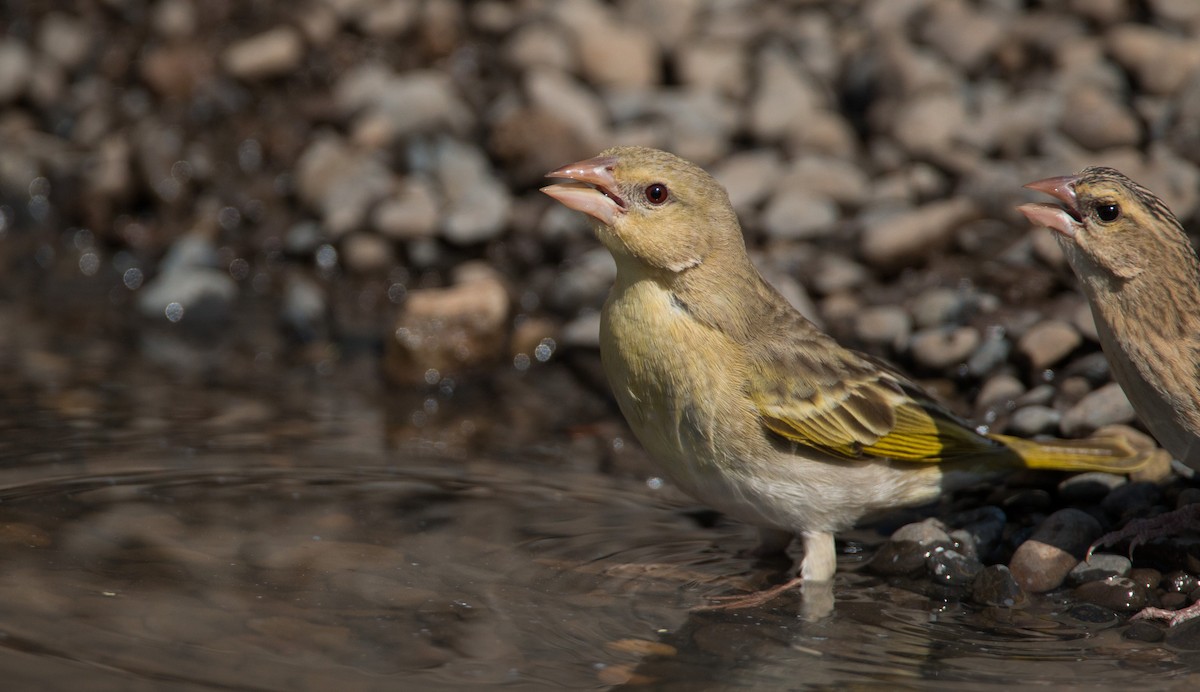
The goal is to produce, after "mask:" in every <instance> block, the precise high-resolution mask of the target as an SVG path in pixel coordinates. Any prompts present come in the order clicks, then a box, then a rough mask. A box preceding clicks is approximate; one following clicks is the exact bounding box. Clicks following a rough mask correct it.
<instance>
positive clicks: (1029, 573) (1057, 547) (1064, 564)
mask: <svg viewBox="0 0 1200 692" xmlns="http://www.w3.org/2000/svg"><path fill="white" fill-rule="evenodd" d="M1101 533H1102V529H1101V527H1100V522H1098V521H1096V519H1095V517H1093V516H1092V515H1090V514H1088V513H1086V512H1084V511H1082V510H1078V509H1063V510H1059V511H1057V512H1055V513H1054V514H1051V515H1050V516H1049V517H1047V518H1046V520H1045V521H1043V522H1042V523H1041V525H1040V526H1038V528H1037V530H1036V531H1034V532H1033V535H1032V536H1030V537H1029V540H1027V541H1025V542H1024V543H1022V544H1021V545H1020V546H1018V547H1017V550H1016V552H1015V553H1013V557H1012V560H1011V561H1010V562H1009V565H1008V567H1009V569H1010V570H1011V571H1012V575H1013V578H1014V579H1016V581H1017V584H1019V585H1020V586H1021V588H1023V589H1024V590H1026V591H1029V592H1032V593H1043V592H1046V591H1050V590H1051V589H1055V588H1058V587H1059V586H1060V585H1061V584H1062V583H1063V581H1064V580H1065V579H1066V578H1067V574H1069V573H1070V571H1071V569H1072V568H1073V567H1075V565H1076V564H1078V563H1079V561H1080V560H1081V559H1083V556H1084V555H1085V554H1086V553H1087V549H1088V546H1090V545H1091V544H1092V543H1093V542H1094V541H1095V540H1096V539H1097V538H1099V537H1100V534H1101Z"/></svg>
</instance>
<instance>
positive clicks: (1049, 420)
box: [1008, 406, 1062, 437]
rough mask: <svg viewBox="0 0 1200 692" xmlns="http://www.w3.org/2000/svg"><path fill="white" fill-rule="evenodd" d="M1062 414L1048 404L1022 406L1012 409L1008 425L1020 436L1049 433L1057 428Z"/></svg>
mask: <svg viewBox="0 0 1200 692" xmlns="http://www.w3.org/2000/svg"><path fill="white" fill-rule="evenodd" d="M1061 420H1062V414H1061V413H1059V412H1058V410H1057V409H1053V408H1050V407H1049V406H1024V407H1021V408H1019V409H1017V410H1016V411H1013V414H1012V417H1011V418H1009V421H1008V427H1009V428H1010V430H1011V432H1013V433H1014V434H1016V435H1019V436H1021V437H1033V436H1034V435H1041V434H1044V433H1050V432H1053V431H1055V430H1056V429H1057V428H1058V423H1059V421H1061Z"/></svg>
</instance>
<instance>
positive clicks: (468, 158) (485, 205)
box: [436, 139, 512, 245]
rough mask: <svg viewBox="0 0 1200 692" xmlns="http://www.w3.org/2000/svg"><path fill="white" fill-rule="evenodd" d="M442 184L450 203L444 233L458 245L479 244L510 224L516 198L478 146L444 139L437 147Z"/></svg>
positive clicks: (438, 171) (445, 218)
mask: <svg viewBox="0 0 1200 692" xmlns="http://www.w3.org/2000/svg"><path fill="white" fill-rule="evenodd" d="M436 156H437V161H436V166H437V177H438V183H439V185H440V187H441V190H442V197H443V198H444V199H445V201H446V204H445V208H444V210H443V214H444V217H443V221H442V236H443V237H444V238H446V240H449V241H450V242H452V243H455V244H457V245H469V244H472V243H479V242H483V241H485V240H490V239H491V238H494V237H496V236H497V235H499V234H500V233H501V232H502V231H503V230H504V229H505V227H506V226H507V225H508V219H509V214H510V213H511V211H512V197H511V195H510V194H509V192H508V188H507V187H505V186H504V184H503V183H501V182H500V180H499V179H497V178H496V177H495V176H494V175H493V173H492V171H491V166H490V165H489V164H488V162H487V159H485V158H484V156H483V154H482V153H481V152H480V151H479V150H478V149H477V148H475V147H472V146H468V145H466V144H463V143H460V142H458V141H455V140H451V139H442V140H441V142H440V144H439V145H438V146H437V148H436Z"/></svg>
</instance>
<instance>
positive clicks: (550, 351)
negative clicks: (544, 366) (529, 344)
mask: <svg viewBox="0 0 1200 692" xmlns="http://www.w3.org/2000/svg"><path fill="white" fill-rule="evenodd" d="M557 347H558V344H556V343H555V342H554V339H551V338H549V337H546V338H545V339H542V340H541V342H540V343H539V344H538V345H537V348H535V349H533V357H534V358H537V359H538V362H539V363H545V362H546V361H548V360H550V356H552V355H554V349H555V348H557Z"/></svg>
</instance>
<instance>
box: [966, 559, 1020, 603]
mask: <svg viewBox="0 0 1200 692" xmlns="http://www.w3.org/2000/svg"><path fill="white" fill-rule="evenodd" d="M971 600H972V601H974V602H975V603H978V604H979V605H984V606H992V607H999V608H1020V607H1021V606H1023V605H1024V604H1025V603H1026V602H1027V601H1028V600H1029V597H1028V596H1026V595H1025V591H1024V590H1023V589H1021V585H1020V584H1018V583H1017V580H1016V579H1014V578H1013V575H1012V572H1011V571H1010V570H1009V569H1008V567H1006V566H1004V565H989V566H988V567H985V568H984V569H983V570H982V571H980V572H979V574H977V575H975V579H974V580H973V581H972V582H971Z"/></svg>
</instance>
